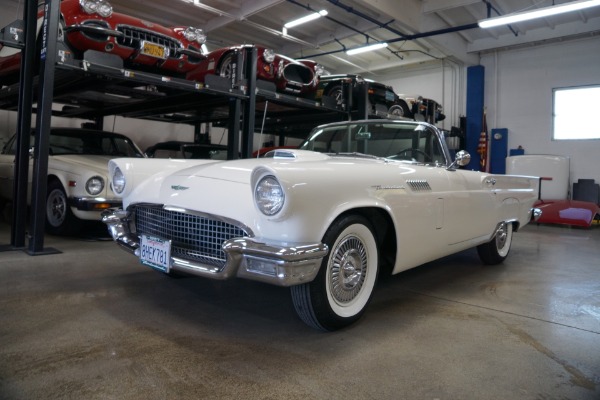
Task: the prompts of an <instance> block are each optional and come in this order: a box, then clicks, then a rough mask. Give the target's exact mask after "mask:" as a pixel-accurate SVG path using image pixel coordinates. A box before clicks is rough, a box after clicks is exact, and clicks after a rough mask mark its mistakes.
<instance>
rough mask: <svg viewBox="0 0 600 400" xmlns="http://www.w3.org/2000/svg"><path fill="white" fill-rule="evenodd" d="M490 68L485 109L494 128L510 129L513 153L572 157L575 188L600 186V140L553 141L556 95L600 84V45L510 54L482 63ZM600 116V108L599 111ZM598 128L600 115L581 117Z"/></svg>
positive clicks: (584, 42)
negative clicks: (589, 182)
mask: <svg viewBox="0 0 600 400" xmlns="http://www.w3.org/2000/svg"><path fill="white" fill-rule="evenodd" d="M481 64H482V65H483V66H484V67H485V105H486V107H487V122H488V127H489V128H490V129H491V128H508V135H509V136H508V137H509V139H508V147H509V149H511V148H516V147H518V146H519V145H521V146H523V148H524V149H525V153H526V154H554V155H562V156H567V157H570V160H571V163H570V164H571V174H570V176H571V182H576V181H577V179H580V178H583V179H585V178H592V179H595V180H596V182H597V183H600V140H584V141H575V140H573V141H553V140H552V89H554V88H560V87H571V86H578V85H590V84H596V85H597V84H600V39H599V38H598V37H590V38H585V39H578V40H573V41H565V42H560V43H551V44H545V45H539V46H535V47H530V46H528V47H524V48H520V49H513V50H507V51H502V52H497V53H491V54H486V55H483V56H482V57H481ZM597 108H598V111H599V114H600V104H598V105H597ZM573 118H585V119H586V120H587V121H588V123H589V124H598V123H600V122H599V121H598V116H597V115H581V114H578V113H577V104H573Z"/></svg>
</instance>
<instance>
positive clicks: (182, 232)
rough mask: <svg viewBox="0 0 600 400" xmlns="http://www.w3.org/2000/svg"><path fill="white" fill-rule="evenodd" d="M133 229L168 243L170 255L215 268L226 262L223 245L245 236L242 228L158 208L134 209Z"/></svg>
mask: <svg viewBox="0 0 600 400" xmlns="http://www.w3.org/2000/svg"><path fill="white" fill-rule="evenodd" d="M133 212H134V213H133V215H134V222H135V229H136V233H137V234H138V235H141V234H146V235H151V236H157V237H160V238H163V239H167V240H171V255H172V256H173V257H178V258H182V259H185V260H190V261H195V262H199V263H202V264H208V265H212V266H216V267H223V266H224V265H225V262H226V261H227V257H226V255H225V252H224V251H223V250H222V248H221V246H222V245H223V242H224V241H226V240H228V239H232V238H239V237H245V236H246V237H247V236H249V235H248V234H247V233H246V231H244V230H243V229H241V228H239V227H237V226H235V225H232V224H229V223H226V222H223V221H219V220H216V219H211V218H207V217H201V216H198V215H192V214H186V213H183V212H178V211H170V210H165V209H163V208H162V207H160V206H145V205H144V206H141V205H140V206H135V207H134V208H133Z"/></svg>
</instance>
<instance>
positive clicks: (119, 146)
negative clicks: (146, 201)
mask: <svg viewBox="0 0 600 400" xmlns="http://www.w3.org/2000/svg"><path fill="white" fill-rule="evenodd" d="M34 145H35V135H33V134H32V135H31V138H30V146H34ZM15 152H16V140H15V137H14V136H13V137H12V138H11V142H9V143H7V148H6V149H5V154H15ZM48 153H49V154H50V155H53V156H58V155H66V154H82V155H100V156H111V157H144V155H143V154H142V153H141V151H140V150H139V149H138V148H137V147H136V146H135V144H133V141H131V139H129V138H128V137H126V136H123V135H120V134H117V133H110V132H103V131H91V130H80V129H72V130H69V129H65V130H51V131H50V138H49V151H48Z"/></svg>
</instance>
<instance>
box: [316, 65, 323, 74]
mask: <svg viewBox="0 0 600 400" xmlns="http://www.w3.org/2000/svg"><path fill="white" fill-rule="evenodd" d="M324 73H325V68H324V67H323V66H322V65H321V64H317V65H315V75H318V76H321V75H323V74H324Z"/></svg>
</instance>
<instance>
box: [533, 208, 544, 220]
mask: <svg viewBox="0 0 600 400" xmlns="http://www.w3.org/2000/svg"><path fill="white" fill-rule="evenodd" d="M541 216H542V210H541V209H539V208H532V209H531V221H534V222H535V221H537V220H538V219H540V217H541Z"/></svg>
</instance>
